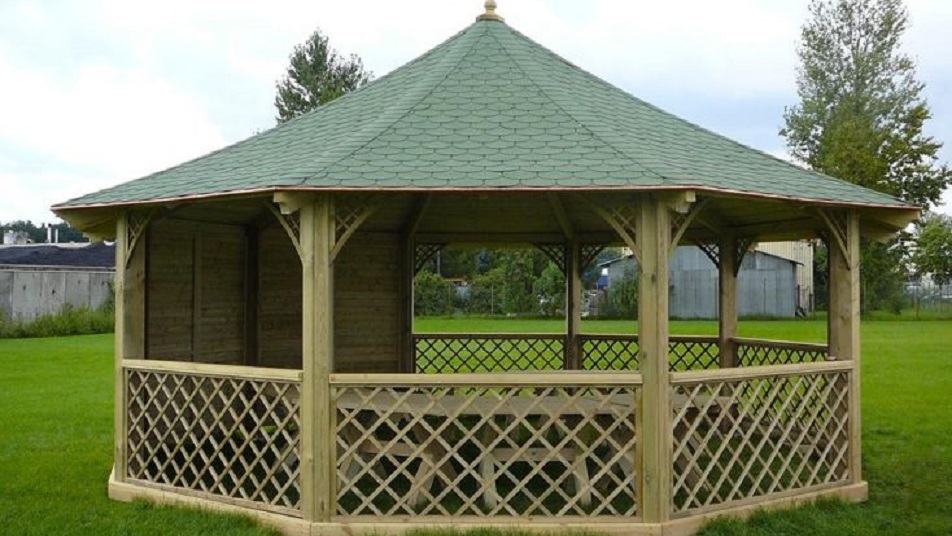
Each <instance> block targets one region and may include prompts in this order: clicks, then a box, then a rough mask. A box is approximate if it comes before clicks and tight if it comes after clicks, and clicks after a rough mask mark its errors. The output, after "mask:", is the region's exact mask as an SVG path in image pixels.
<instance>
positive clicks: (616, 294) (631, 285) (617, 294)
mask: <svg viewBox="0 0 952 536" xmlns="http://www.w3.org/2000/svg"><path fill="white" fill-rule="evenodd" d="M605 309H606V314H605V316H608V317H609V318H637V317H638V271H637V270H636V269H634V268H627V269H626V270H625V273H624V274H623V275H622V277H621V279H620V280H618V281H616V282H613V283H612V284H611V286H610V287H609V288H608V300H607V301H606V303H605Z"/></svg>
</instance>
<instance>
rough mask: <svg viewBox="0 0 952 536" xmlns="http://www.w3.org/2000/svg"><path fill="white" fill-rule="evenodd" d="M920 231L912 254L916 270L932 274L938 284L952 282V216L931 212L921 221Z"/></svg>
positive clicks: (924, 273)
mask: <svg viewBox="0 0 952 536" xmlns="http://www.w3.org/2000/svg"><path fill="white" fill-rule="evenodd" d="M918 231H919V232H918V235H919V237H918V240H917V241H916V252H915V253H914V254H913V256H912V262H913V264H915V266H916V272H918V273H919V274H920V275H929V276H931V277H932V280H933V281H934V282H935V283H936V284H937V285H945V284H948V283H952V218H950V217H949V216H943V215H942V214H930V215H929V216H927V217H926V218H924V219H923V220H922V222H920V223H919V229H918Z"/></svg>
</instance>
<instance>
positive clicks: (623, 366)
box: [579, 335, 720, 371]
mask: <svg viewBox="0 0 952 536" xmlns="http://www.w3.org/2000/svg"><path fill="white" fill-rule="evenodd" d="M579 339H580V340H581V348H582V368H584V369H585V370H637V369H638V336H637V335H580V336H579ZM719 355H720V350H719V349H718V346H717V338H716V337H694V336H684V335H672V336H671V337H670V339H669V340H668V362H669V364H670V367H671V370H672V371H683V370H708V369H715V368H718V366H719Z"/></svg>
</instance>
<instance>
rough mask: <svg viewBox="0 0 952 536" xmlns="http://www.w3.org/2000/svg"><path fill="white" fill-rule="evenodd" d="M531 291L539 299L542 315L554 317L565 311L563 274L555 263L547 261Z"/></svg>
mask: <svg viewBox="0 0 952 536" xmlns="http://www.w3.org/2000/svg"><path fill="white" fill-rule="evenodd" d="M532 290H533V293H534V294H535V295H536V297H537V298H538V299H539V305H540V307H541V309H542V314H544V315H546V316H554V315H556V314H557V313H558V312H559V311H564V310H565V274H563V273H562V270H560V269H559V267H558V266H556V265H555V263H553V262H551V261H549V262H548V263H547V264H546V265H545V268H544V269H543V270H542V274H541V275H540V276H539V278H538V279H536V280H535V282H534V283H533V284H532Z"/></svg>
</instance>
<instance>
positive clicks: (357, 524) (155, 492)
mask: <svg viewBox="0 0 952 536" xmlns="http://www.w3.org/2000/svg"><path fill="white" fill-rule="evenodd" d="M868 495H869V488H868V485H867V483H866V482H861V483H859V484H850V485H845V486H840V487H836V488H831V489H825V490H822V491H814V492H808V493H802V494H799V495H793V496H789V497H783V498H778V499H768V500H763V501H761V502H758V503H755V504H747V505H743V506H734V507H732V508H725V509H722V510H717V511H712V512H706V513H703V514H697V515H693V516H691V517H686V518H682V519H676V520H672V521H668V522H665V523H638V522H635V521H628V520H618V519H617V518H613V519H610V520H599V519H588V518H561V519H553V520H542V519H518V518H508V519H505V520H492V519H487V518H472V517H467V518H457V517H428V518H424V519H419V520H416V519H411V518H406V517H394V518H383V517H376V518H350V519H346V520H343V519H342V520H338V521H335V522H329V523H310V522H308V521H305V520H303V519H299V518H295V517H291V516H285V515H280V514H275V513H271V512H263V511H260V510H253V509H250V508H246V507H242V506H236V505H232V504H225V503H221V502H217V501H214V500H210V499H205V498H199V497H190V496H187V495H182V494H179V493H175V492H172V491H163V490H159V489H154V488H147V487H143V486H138V485H135V484H128V483H123V482H117V481H116V480H115V478H114V475H110V477H109V497H110V498H111V499H114V500H118V501H132V500H135V499H144V500H147V501H151V502H154V503H157V504H171V505H178V506H185V507H192V508H198V509H202V510H211V511H216V512H225V513H230V514H238V515H242V516H246V517H250V518H252V519H254V520H256V521H258V522H260V523H261V524H262V525H265V526H268V527H272V528H274V529H276V530H279V531H281V532H283V533H284V534H288V535H293V536H354V535H363V534H367V535H371V534H393V535H397V534H404V533H406V532H408V531H411V530H419V529H423V528H452V529H455V530H466V529H468V528H477V527H491V528H498V529H515V530H519V531H531V532H540V533H553V532H576V533H578V532H593V531H594V532H601V533H605V534H612V535H618V536H648V535H653V536H689V535H691V534H694V533H695V532H697V530H698V529H700V528H701V526H702V525H703V524H704V523H705V522H706V521H708V520H710V519H713V518H717V517H724V516H728V517H735V518H739V519H746V518H747V517H749V516H750V515H751V514H753V513H754V512H755V511H758V510H775V509H783V508H792V507H795V506H799V505H802V504H805V503H809V502H812V501H815V500H817V499H819V498H823V497H839V498H842V499H845V500H847V501H852V502H860V501H864V500H866V498H867V497H868Z"/></svg>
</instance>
